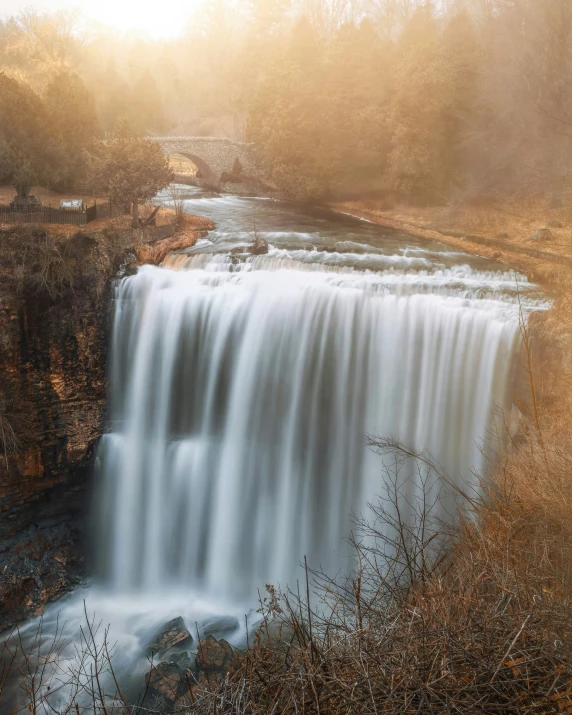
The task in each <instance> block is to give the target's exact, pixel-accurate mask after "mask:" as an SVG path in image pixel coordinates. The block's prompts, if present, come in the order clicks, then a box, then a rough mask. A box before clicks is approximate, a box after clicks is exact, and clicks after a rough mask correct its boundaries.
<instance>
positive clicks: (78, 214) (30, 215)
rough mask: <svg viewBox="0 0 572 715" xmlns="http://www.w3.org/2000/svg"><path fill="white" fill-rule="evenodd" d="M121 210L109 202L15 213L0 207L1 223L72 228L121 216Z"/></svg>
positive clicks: (43, 207)
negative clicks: (42, 224) (69, 225)
mask: <svg viewBox="0 0 572 715" xmlns="http://www.w3.org/2000/svg"><path fill="white" fill-rule="evenodd" d="M124 213H125V211H124V210H123V209H121V208H120V207H118V206H114V205H113V204H112V203H111V201H103V202H100V203H97V201H96V202H94V204H93V206H84V207H83V208H81V209H61V208H59V207H58V208H54V207H52V206H42V208H40V209H38V210H35V211H15V210H14V209H13V208H12V207H11V206H0V224H1V223H16V224H18V223H59V224H71V225H73V226H85V225H86V224H87V223H90V222H91V221H95V220H96V219H98V218H110V217H112V216H122V215H123V214H124Z"/></svg>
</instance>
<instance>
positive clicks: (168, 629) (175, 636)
mask: <svg viewBox="0 0 572 715" xmlns="http://www.w3.org/2000/svg"><path fill="white" fill-rule="evenodd" d="M192 640H193V638H192V636H191V634H190V633H189V631H188V630H187V627H186V626H185V622H184V621H183V619H182V618H181V616H177V618H173V619H172V620H171V621H169V622H168V623H165V625H164V626H163V627H162V628H161V629H160V630H159V631H157V633H156V634H155V636H154V637H153V639H152V640H151V641H150V643H149V644H148V646H147V650H148V651H150V652H153V653H161V652H162V651H165V650H168V649H169V648H173V647H174V646H176V645H183V644H189V645H190V643H191V642H192Z"/></svg>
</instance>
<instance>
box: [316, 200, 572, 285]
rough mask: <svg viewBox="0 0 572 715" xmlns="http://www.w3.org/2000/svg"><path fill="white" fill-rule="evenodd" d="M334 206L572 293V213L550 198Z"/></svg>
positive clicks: (364, 202) (363, 202)
mask: <svg viewBox="0 0 572 715" xmlns="http://www.w3.org/2000/svg"><path fill="white" fill-rule="evenodd" d="M330 208H332V209H334V210H335V211H340V212H344V213H348V214H352V215H354V216H357V217H359V218H363V219H366V220H368V221H371V222H373V223H376V224H379V225H380V226H386V227H388V228H394V229H397V230H402V231H403V230H404V231H407V232H408V233H411V234H413V235H415V236H419V237H421V238H429V239H437V240H439V241H442V242H443V243H446V244H448V245H450V246H453V247H455V248H457V249H459V250H462V251H465V252H466V253H472V254H474V255H479V256H484V257H485V258H488V259H490V260H493V261H495V262H497V263H500V264H503V265H504V266H507V267H508V268H513V269H515V270H518V271H520V272H522V273H524V274H525V275H527V277H528V278H529V279H530V280H532V281H534V282H535V283H539V284H540V285H541V286H542V288H543V289H544V290H545V291H546V292H547V293H548V294H550V295H553V296H559V297H561V296H562V297H563V296H564V295H566V294H567V293H570V292H572V212H571V211H570V209H569V208H559V209H555V208H552V207H551V206H550V202H549V200H548V199H543V198H538V199H536V200H533V199H531V200H529V201H528V202H523V201H520V202H518V201H516V200H515V201H512V202H511V201H508V200H507V201H504V202H502V201H499V202H496V203H490V202H489V203H483V204H463V205H458V206H430V207H419V206H408V205H405V204H402V205H397V206H393V207H386V206H384V204H383V202H381V201H379V202H374V201H368V200H353V201H338V202H334V203H332V204H330Z"/></svg>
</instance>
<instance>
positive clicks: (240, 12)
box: [0, 0, 572, 202]
mask: <svg viewBox="0 0 572 715" xmlns="http://www.w3.org/2000/svg"><path fill="white" fill-rule="evenodd" d="M0 71H3V72H4V73H5V74H6V75H7V76H8V77H11V78H14V79H16V80H18V81H19V82H20V83H21V84H22V85H24V86H28V87H30V88H31V89H32V90H34V92H35V93H36V94H38V95H40V96H43V97H45V101H46V103H48V104H49V103H50V102H51V103H52V105H53V106H56V105H57V104H58V101H59V100H58V93H61V88H58V86H57V77H58V76H61V75H62V72H66V71H72V72H73V73H74V74H75V75H77V82H76V86H75V88H74V92H75V95H76V96H78V93H79V92H80V91H81V92H83V93H84V94H85V99H84V100H83V99H82V100H81V102H80V103H81V104H84V103H85V104H86V105H90V106H91V104H93V107H94V112H95V114H96V116H97V124H98V127H97V131H99V132H101V133H102V134H107V133H111V132H113V131H114V129H115V127H116V125H117V123H118V122H119V121H120V120H121V119H124V118H127V119H129V120H130V122H131V123H132V125H133V127H134V128H135V129H136V130H137V131H139V132H140V133H150V134H204V135H220V136H230V137H233V138H235V139H246V140H248V141H251V142H252V143H253V144H254V146H255V148H256V151H257V152H258V155H259V158H260V161H261V163H262V165H263V167H264V168H265V169H266V172H267V174H268V177H269V178H270V179H271V180H272V181H273V182H274V183H275V184H276V185H277V186H278V187H280V188H281V189H283V190H284V191H285V192H287V193H288V194H290V195H292V196H294V197H297V198H301V199H307V198H310V199H320V198H323V197H325V196H331V195H334V196H335V195H347V194H354V195H361V194H364V193H386V192H390V193H394V194H397V195H399V196H403V197H410V198H412V199H414V200H422V201H431V202H434V201H437V202H440V201H446V200H451V199H455V200H463V199H466V198H477V197H486V196H487V195H489V194H492V193H494V194H496V193H498V192H499V191H504V192H510V193H514V192H516V191H518V192H525V193H529V194H530V193H538V192H544V193H546V192H549V193H550V194H551V195H552V197H553V199H554V201H555V202H558V201H559V198H560V196H561V194H562V191H563V189H564V187H565V185H566V182H567V179H568V173H569V170H568V156H569V155H570V150H571V149H572V142H571V140H572V0H542V2H539V1H538V0H442V2H436V1H435V2H431V1H430V0H251V2H249V3H246V2H241V0H205V2H204V3H203V4H202V5H200V6H199V9H198V10H197V11H196V13H195V15H194V16H193V17H192V18H191V20H190V21H189V23H188V26H187V29H186V31H185V32H184V33H183V35H182V36H181V37H179V38H177V39H174V40H155V41H151V40H143V39H141V38H129V37H123V36H120V35H118V34H116V33H114V32H112V31H110V30H106V29H102V28H96V29H95V30H94V29H93V28H91V29H89V30H88V29H87V28H86V26H85V25H84V24H83V21H82V18H81V17H80V16H79V15H77V14H76V13H74V12H63V11H62V12H58V13H55V14H52V15H43V14H41V13H37V12H33V11H26V12H24V13H22V14H21V15H19V16H17V17H15V18H12V19H10V20H8V21H6V22H5V23H3V24H2V23H0ZM79 82H81V89H80V85H79V84H78V83H79ZM88 95H89V96H88ZM84 133H87V134H89V135H91V134H94V133H96V132H95V129H93V128H90V127H89V126H88V125H84V126H83V128H82V130H81V132H80V134H77V133H76V134H74V135H73V136H69V137H68V138H67V140H66V141H69V142H70V143H74V142H77V141H78V140H80V142H82V141H83V134H84ZM72 169H73V167H72V168H70V169H69V171H71V170H72Z"/></svg>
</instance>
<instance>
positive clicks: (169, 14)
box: [0, 0, 200, 37]
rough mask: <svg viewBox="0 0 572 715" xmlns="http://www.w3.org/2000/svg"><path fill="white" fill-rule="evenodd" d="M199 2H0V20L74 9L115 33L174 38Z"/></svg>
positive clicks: (4, 0)
mask: <svg viewBox="0 0 572 715" xmlns="http://www.w3.org/2000/svg"><path fill="white" fill-rule="evenodd" d="M199 2H200V0H68V1H67V2H66V0H33V1H30V0H0V18H2V19H5V18H6V17H7V16H9V15H15V14H17V13H18V12H19V11H20V10H22V9H23V8H25V7H34V8H37V9H38V10H43V11H52V10H59V9H62V8H67V9H71V8H78V9H79V10H81V12H82V13H83V14H84V15H86V16H87V17H90V18H93V19H95V20H98V21H99V22H101V23H103V24H105V25H111V26H112V27H115V28H117V29H119V30H131V31H133V30H135V31H137V32H141V33H143V34H148V35H150V36H152V37H174V36H176V35H178V34H179V33H180V32H181V31H182V30H183V29H184V28H185V25H186V22H187V18H188V16H189V13H190V12H191V11H192V10H193V9H194V8H195V7H196V5H197V4H198V3H199Z"/></svg>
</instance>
